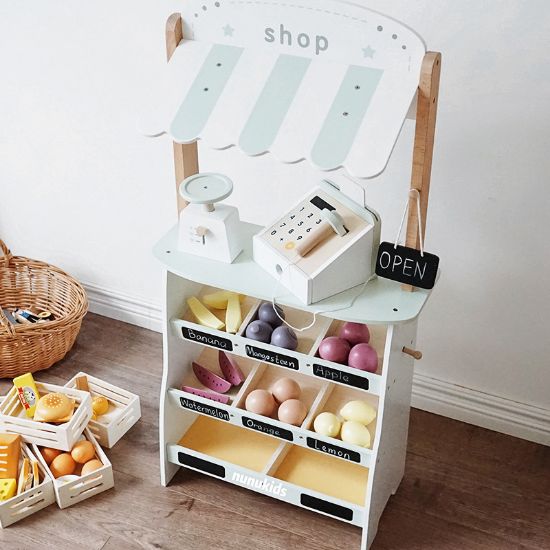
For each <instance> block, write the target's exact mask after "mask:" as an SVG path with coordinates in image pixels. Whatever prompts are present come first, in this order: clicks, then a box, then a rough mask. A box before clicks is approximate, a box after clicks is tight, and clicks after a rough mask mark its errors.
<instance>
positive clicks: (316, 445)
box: [306, 437, 361, 463]
mask: <svg viewBox="0 0 550 550" xmlns="http://www.w3.org/2000/svg"><path fill="white" fill-rule="evenodd" d="M306 443H307V446H308V447H309V448H310V449H315V450H316V451H320V452H322V453H326V454H327V455H332V456H337V457H339V458H343V459H344V460H349V461H350V462H357V463H359V462H361V455H360V454H359V453H358V452H357V451H352V450H351V449H346V448H344V447H340V446H339V445H332V444H331V443H326V442H324V441H320V440H319V439H315V438H313V437H307V438H306Z"/></svg>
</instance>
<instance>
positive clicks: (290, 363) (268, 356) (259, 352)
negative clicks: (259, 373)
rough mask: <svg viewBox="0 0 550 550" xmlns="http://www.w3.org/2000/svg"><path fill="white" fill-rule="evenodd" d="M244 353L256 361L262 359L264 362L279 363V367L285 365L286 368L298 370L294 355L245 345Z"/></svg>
mask: <svg viewBox="0 0 550 550" xmlns="http://www.w3.org/2000/svg"><path fill="white" fill-rule="evenodd" d="M245 347H246V355H248V357H252V359H257V360H258V361H264V362H265V363H273V364H274V365H279V367H286V368H287V369H292V370H298V368H299V367H298V359H296V358H295V357H289V356H288V355H282V354H280V353H275V352H272V351H268V350H266V349H260V348H256V347H254V346H249V345H247V346H245Z"/></svg>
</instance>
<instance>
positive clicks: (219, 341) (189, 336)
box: [181, 327, 233, 351]
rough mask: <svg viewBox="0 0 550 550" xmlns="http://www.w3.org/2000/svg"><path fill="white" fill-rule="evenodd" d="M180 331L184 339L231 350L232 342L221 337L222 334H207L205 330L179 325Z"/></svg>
mask: <svg viewBox="0 0 550 550" xmlns="http://www.w3.org/2000/svg"><path fill="white" fill-rule="evenodd" d="M181 333H182V334H183V337H184V338H185V339H186V340H191V342H197V343H199V344H204V345H205V346H211V347H213V348H218V349H222V350H224V351H233V344H232V342H231V340H228V339H227V338H223V337H222V336H215V335H213V334H208V333H207V332H201V331H200V330H195V329H194V328H187V327H181Z"/></svg>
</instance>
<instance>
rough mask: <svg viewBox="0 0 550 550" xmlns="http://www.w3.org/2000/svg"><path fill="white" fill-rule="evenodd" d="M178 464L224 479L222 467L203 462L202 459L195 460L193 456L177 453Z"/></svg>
mask: <svg viewBox="0 0 550 550" xmlns="http://www.w3.org/2000/svg"><path fill="white" fill-rule="evenodd" d="M178 462H179V463H180V464H181V465H182V466H189V467H190V468H195V470H201V471H202V472H206V473H207V474H212V475H213V476H217V477H225V468H224V467H223V466H220V465H219V464H215V463H214V462H209V461H208V460H203V459H202V458H197V457H196V456H193V455H188V454H186V453H178Z"/></svg>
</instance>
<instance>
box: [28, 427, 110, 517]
mask: <svg viewBox="0 0 550 550" xmlns="http://www.w3.org/2000/svg"><path fill="white" fill-rule="evenodd" d="M83 437H85V438H86V439H87V440H88V441H90V442H91V443H92V445H93V446H94V450H95V452H96V456H97V458H98V459H99V460H100V461H101V462H102V464H103V466H102V467H101V468H99V469H98V470H95V471H94V472H91V473H89V474H86V475H84V476H79V478H78V479H76V480H74V481H69V482H67V483H63V484H60V483H59V482H57V481H56V480H55V478H54V476H53V474H52V472H51V470H50V468H49V467H48V465H47V464H46V461H45V460H44V458H43V456H42V453H41V452H40V450H39V449H38V447H37V446H36V445H33V451H34V452H35V454H36V455H37V457H38V460H39V461H40V463H41V465H42V466H43V468H44V469H45V470H46V472H47V474H48V476H49V477H50V478H51V479H52V481H53V488H54V492H55V500H57V505H58V506H59V507H60V508H61V509H63V508H68V507H69V506H72V505H73V504H77V503H78V502H82V501H83V500H86V499H88V498H90V497H92V496H94V495H97V494H99V493H102V492H103V491H107V490H108V489H111V488H112V487H114V477H113V466H112V464H111V461H110V460H109V458H108V457H107V455H106V454H105V453H104V451H103V449H102V448H101V446H100V445H99V444H98V442H97V441H96V439H95V437H94V436H93V434H92V432H91V431H90V430H89V429H88V428H86V429H85V430H84V433H83Z"/></svg>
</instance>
